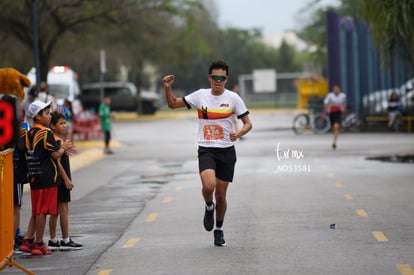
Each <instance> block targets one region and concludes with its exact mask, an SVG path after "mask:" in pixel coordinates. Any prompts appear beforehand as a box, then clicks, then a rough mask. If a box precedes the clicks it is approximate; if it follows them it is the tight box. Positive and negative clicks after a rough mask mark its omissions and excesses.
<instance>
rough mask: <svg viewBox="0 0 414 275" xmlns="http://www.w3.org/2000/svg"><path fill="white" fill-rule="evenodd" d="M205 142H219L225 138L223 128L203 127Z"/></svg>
mask: <svg viewBox="0 0 414 275" xmlns="http://www.w3.org/2000/svg"><path fill="white" fill-rule="evenodd" d="M203 133H204V140H218V139H222V138H224V131H223V126H221V125H218V124H206V125H204V127H203Z"/></svg>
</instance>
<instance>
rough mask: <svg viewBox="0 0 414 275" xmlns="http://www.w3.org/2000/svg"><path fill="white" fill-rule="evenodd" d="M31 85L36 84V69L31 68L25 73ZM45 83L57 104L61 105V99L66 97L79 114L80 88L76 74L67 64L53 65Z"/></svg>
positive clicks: (75, 112) (80, 108)
mask: <svg viewBox="0 0 414 275" xmlns="http://www.w3.org/2000/svg"><path fill="white" fill-rule="evenodd" d="M27 77H28V78H29V79H30V82H31V83H32V85H36V69H35V68H32V69H31V70H30V72H29V73H28V74H27ZM47 84H48V86H49V94H51V95H52V96H55V97H56V99H57V105H58V106H62V105H63V101H64V100H65V99H68V100H70V101H71V102H72V108H73V112H74V114H75V115H76V114H79V113H80V112H81V110H82V106H81V103H80V101H79V94H80V88H79V84H78V74H77V73H76V72H75V71H73V70H72V69H70V68H69V67H68V66H54V67H52V68H51V69H50V70H49V72H48V74H47Z"/></svg>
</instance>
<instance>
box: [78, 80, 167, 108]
mask: <svg viewBox="0 0 414 275" xmlns="http://www.w3.org/2000/svg"><path fill="white" fill-rule="evenodd" d="M101 93H103V94H102V95H101ZM103 96H109V97H110V98H111V109H112V110H113V111H138V112H140V113H146V114H153V113H155V112H156V111H157V109H158V108H159V106H158V102H159V96H158V95H157V94H156V93H154V92H153V93H151V92H141V96H139V95H138V94H137V88H136V86H135V85H134V84H133V83H131V82H96V83H88V84H85V85H83V87H82V91H81V95H80V99H81V102H82V105H83V107H84V109H93V110H94V111H97V110H98V108H99V104H100V102H101V97H103ZM141 105H142V106H141Z"/></svg>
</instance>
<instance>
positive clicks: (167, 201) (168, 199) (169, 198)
mask: <svg viewBox="0 0 414 275" xmlns="http://www.w3.org/2000/svg"><path fill="white" fill-rule="evenodd" d="M171 201H172V198H171V197H165V198H164V199H163V200H162V202H163V203H169V202H171Z"/></svg>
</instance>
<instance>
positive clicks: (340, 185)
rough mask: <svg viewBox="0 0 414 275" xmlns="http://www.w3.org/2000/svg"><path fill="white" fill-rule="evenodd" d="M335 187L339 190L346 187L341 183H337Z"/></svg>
mask: <svg viewBox="0 0 414 275" xmlns="http://www.w3.org/2000/svg"><path fill="white" fill-rule="evenodd" d="M335 186H336V187H337V188H342V187H344V185H343V184H342V183H340V182H337V183H336V184H335Z"/></svg>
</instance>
